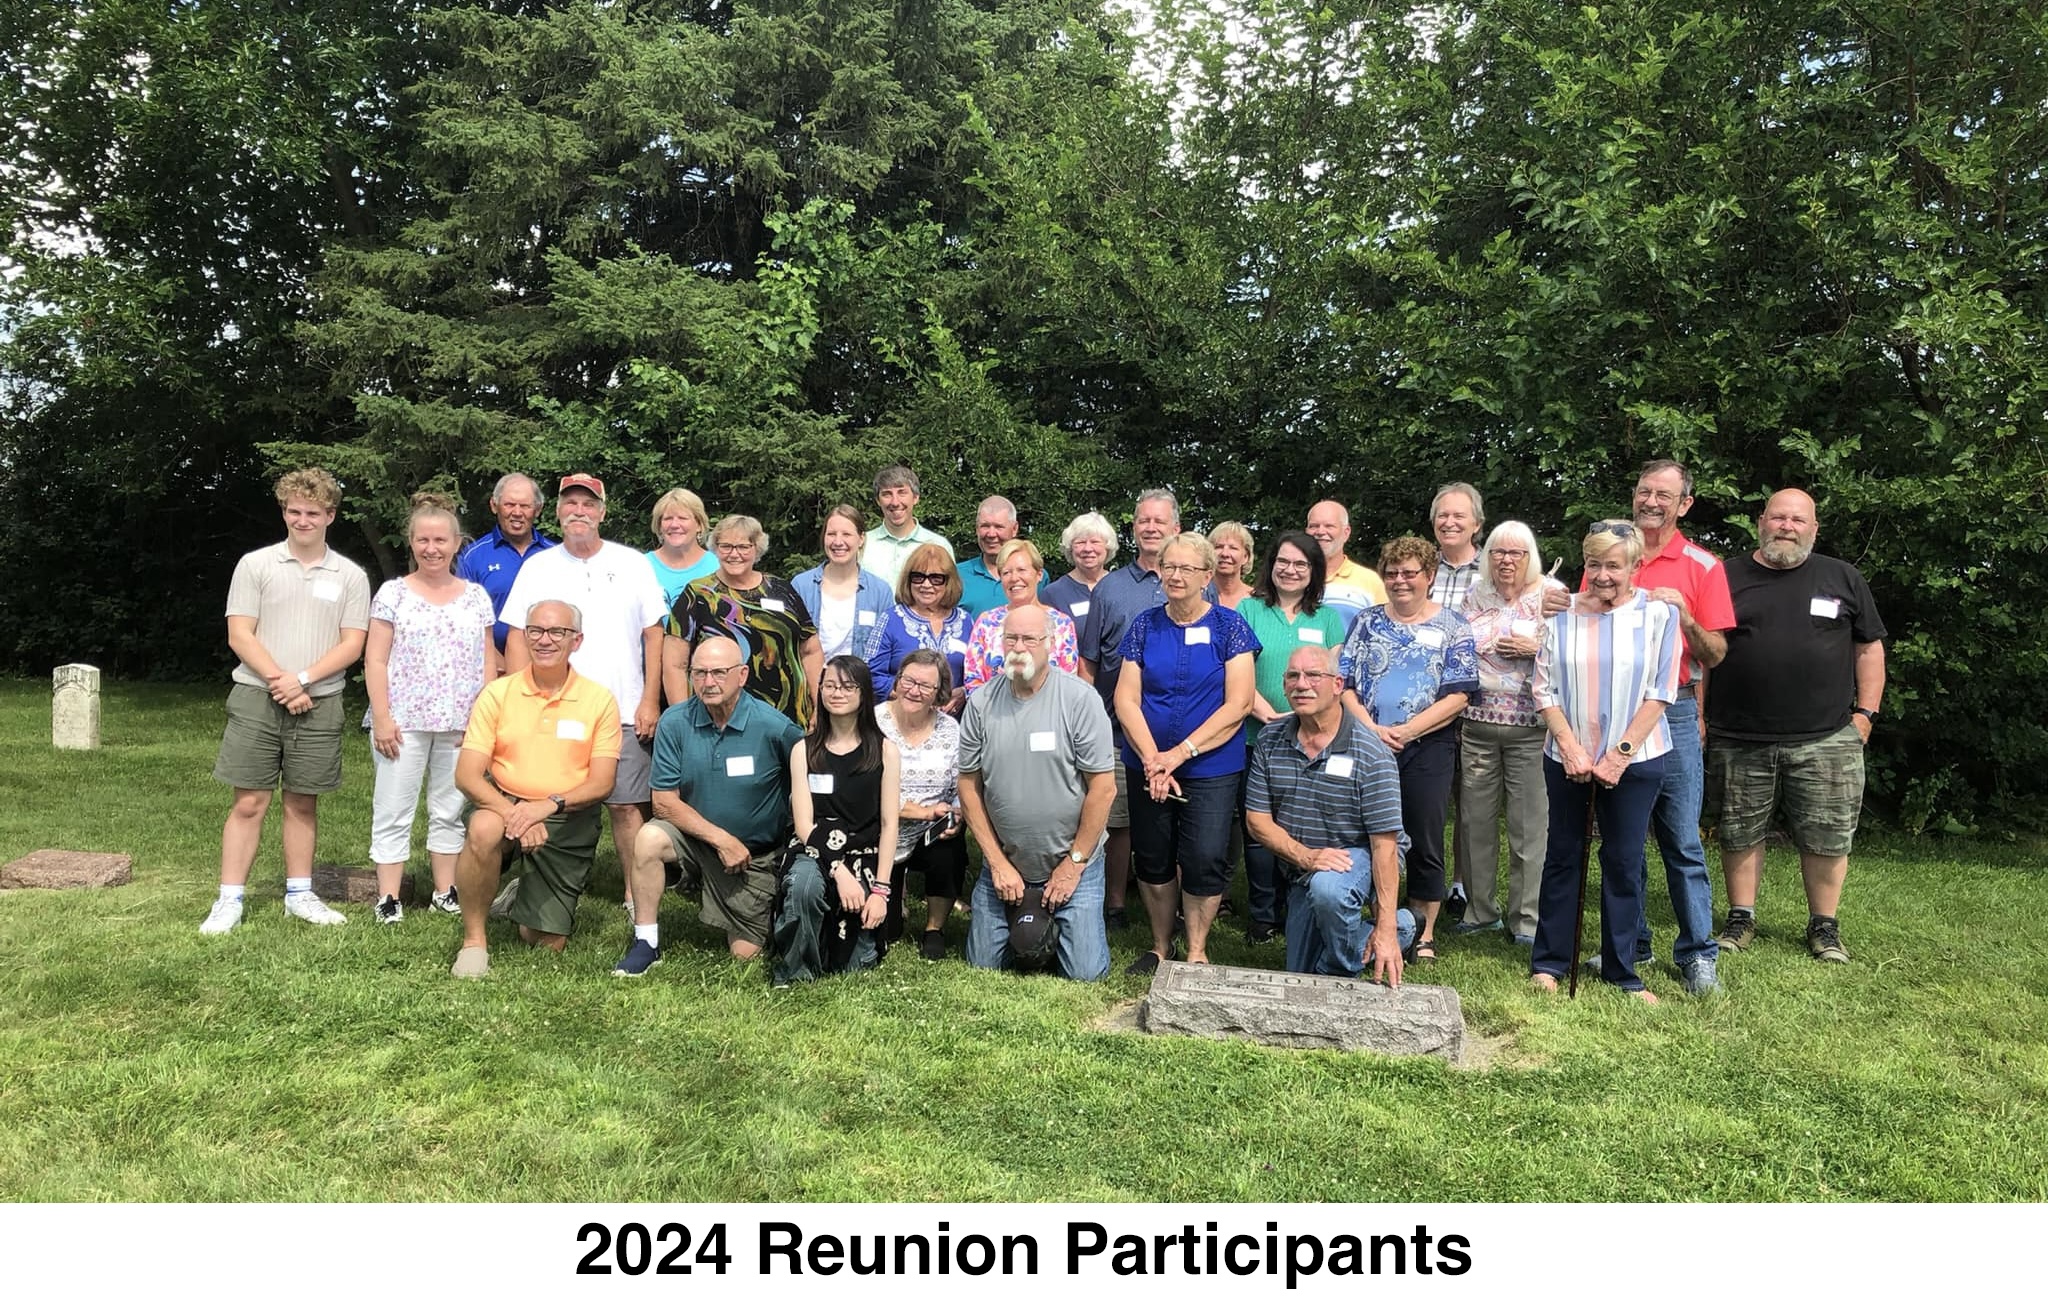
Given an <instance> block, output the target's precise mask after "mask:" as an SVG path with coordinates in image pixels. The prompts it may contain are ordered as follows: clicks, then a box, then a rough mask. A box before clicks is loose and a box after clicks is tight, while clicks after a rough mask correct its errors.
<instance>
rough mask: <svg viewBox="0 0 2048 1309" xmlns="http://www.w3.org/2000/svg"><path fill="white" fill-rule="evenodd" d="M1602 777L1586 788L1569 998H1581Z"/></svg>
mask: <svg viewBox="0 0 2048 1309" xmlns="http://www.w3.org/2000/svg"><path fill="white" fill-rule="evenodd" d="M1599 786H1600V779H1599V778H1597V777H1596V778H1594V779H1593V785H1592V786H1589V787H1587V788H1586V839H1585V842H1584V843H1583V844H1582V845H1581V846H1580V847H1579V908H1578V912H1577V913H1576V914H1574V915H1573V916H1572V977H1571V986H1570V988H1569V989H1568V990H1566V992H1565V998H1566V999H1567V1000H1576V999H1578V998H1579V957H1580V951H1581V950H1582V949H1583V947H1584V943H1585V937H1586V883H1587V882H1588V881H1590V880H1592V876H1593V799H1594V797H1595V796H1597V795H1599V794H1600V792H1599V789H1598V788H1599Z"/></svg>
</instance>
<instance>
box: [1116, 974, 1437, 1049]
mask: <svg viewBox="0 0 2048 1309" xmlns="http://www.w3.org/2000/svg"><path fill="white" fill-rule="evenodd" d="M1139 1021H1140V1025H1141V1026H1142V1027H1143V1028H1144V1029H1145V1030H1146V1031H1148V1032H1154V1033H1160V1032H1170V1033H1173V1034H1175V1035H1179V1036H1218V1037H1220V1036H1235V1037H1242V1038H1244V1039H1246V1040H1250V1041H1258V1042H1260V1043H1262V1044H1265V1045H1285V1046H1295V1047H1298V1048H1302V1049H1310V1050H1372V1051H1376V1052H1378V1053H1380V1054H1422V1055H1434V1056H1435V1057H1436V1058H1439V1059H1442V1060H1444V1061H1445V1062H1446V1063H1449V1064H1451V1065H1452V1066H1453V1067H1456V1066H1457V1065H1458V1063H1459V1062H1460V1060H1461V1059H1462V1058H1463V1057H1464V1051H1465V1011H1464V1009H1463V1008H1462V1007H1461V1006H1460V1005H1459V1003H1458V993H1457V992H1456V991H1454V990H1452V989H1451V988H1450V987H1448V986H1418V985H1414V984H1412V983H1404V984H1403V985H1402V986H1401V987H1400V989H1398V990H1390V989H1388V988H1387V987H1384V986H1380V985H1378V984H1377V983H1373V982H1356V981H1352V980H1351V979H1349V978H1344V977H1313V976H1309V975H1307V974H1305V973H1281V972H1268V971H1266V970H1265V969H1261V968H1219V967H1216V966H1214V965H1212V964H1184V963H1173V962H1168V963H1163V964H1161V965H1160V966H1159V972H1158V973H1157V974H1156V975H1155V976H1154V977H1153V979H1152V993H1151V994H1150V995H1149V996H1147V997H1146V999H1145V1007H1144V1010H1143V1016H1142V1017H1141V1019H1140V1020H1139Z"/></svg>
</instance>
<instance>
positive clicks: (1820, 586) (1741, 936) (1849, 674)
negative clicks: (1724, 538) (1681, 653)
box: [1705, 489, 1885, 963]
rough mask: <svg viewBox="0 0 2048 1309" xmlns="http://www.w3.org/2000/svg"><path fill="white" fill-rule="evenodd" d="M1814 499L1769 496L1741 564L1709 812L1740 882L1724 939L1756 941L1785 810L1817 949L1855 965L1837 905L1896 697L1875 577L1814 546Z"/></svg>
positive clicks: (1712, 754)
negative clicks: (1773, 830) (1870, 749)
mask: <svg viewBox="0 0 2048 1309" xmlns="http://www.w3.org/2000/svg"><path fill="white" fill-rule="evenodd" d="M1819 529H1820V524H1819V520H1818V519H1817V517H1816V515H1815V513H1814V505H1813V499H1812V497H1810V496H1808V495H1807V494H1806V492H1804V491H1797V490H1791V489H1787V490H1783V491H1780V492H1778V493H1777V494H1776V495H1774V496H1772V497H1771V498H1770V501H1769V503H1767V504H1766V505H1765V506H1764V515H1763V521H1762V523H1761V525H1760V527H1759V530H1758V533H1757V535H1758V539H1759V541H1760V543H1761V544H1760V546H1759V548H1758V549H1757V550H1755V551H1754V552H1752V553H1751V554H1750V555H1749V556H1748V557H1747V558H1739V559H1730V560H1729V561H1728V565H1727V567H1728V590H1729V594H1730V595H1731V597H1732V598H1733V599H1734V601H1735V623H1736V625H1735V628H1734V630H1732V631H1730V632H1729V633H1728V655H1727V658H1725V659H1724V660H1722V662H1721V664H1720V665H1719V666H1718V667H1716V668H1715V669H1714V672H1713V676H1712V677H1710V678H1709V679H1708V682H1707V710H1706V719H1707V779H1706V780H1707V796H1706V806H1705V809H1706V813H1707V815H1708V820H1709V821H1710V822H1712V823H1713V824H1714V825H1715V826H1716V828H1717V829H1718V833H1719V839H1720V843H1721V870H1722V874H1723V876H1724V877H1725V878H1726V880H1727V883H1728V924H1727V926H1726V927H1725V928H1723V929H1722V932H1721V937H1720V940H1721V948H1722V949H1724V950H1741V949H1744V948H1745V947H1747V946H1748V945H1749V944H1750V943H1751V942H1753V941H1754V940H1755V939H1756V894H1757V885H1758V882H1759V880H1760V878H1761V875H1762V873H1763V864H1764V837H1765V836H1766V835H1767V834H1768V832H1769V830H1770V824H1771V819H1772V816H1773V814H1774V813H1775V812H1777V811H1778V810H1779V809H1780V808H1781V807H1782V810H1783V813H1784V815H1785V825H1786V827H1787V828H1788V829H1789V830H1790V831H1791V834H1792V841H1793V844H1794V845H1796V846H1798V848H1799V872H1800V876H1801V878H1802V880H1804V882H1805V884H1806V904H1807V911H1808V919H1807V926H1806V946H1807V949H1808V950H1809V951H1810V952H1811V953H1812V954H1813V957H1814V958H1816V959H1819V960H1823V961H1825V962H1828V963H1847V962H1848V961H1849V952H1848V951H1847V950H1845V949H1843V948H1842V936H1841V930H1840V928H1839V926H1838V925H1837V923H1836V921H1835V912H1836V910H1837V908H1839V906H1840V904H1841V899H1842V882H1843V880H1844V878H1846V877H1847V875H1848V872H1849V847H1850V845H1851V844H1852V842H1853V841H1854V839H1855V835H1856V819H1857V816H1858V814H1859V813H1860V812H1861V810H1862V808H1863V747H1864V745H1865V744H1866V743H1867V742H1868V741H1869V740H1870V729H1871V726H1872V724H1874V723H1875V722H1876V721H1877V717H1878V706H1879V701H1880V700H1881V699H1882V698H1883V696H1884V637H1885V630H1884V623H1883V621H1882V620H1881V619H1879V617H1878V615H1877V605H1876V604H1875V603H1874V602H1873V601H1872V600H1871V598H1870V587H1869V585H1868V584H1867V583H1866V582H1865V581H1864V580H1863V574H1862V573H1860V572H1858V571H1857V570H1856V569H1855V568H1854V567H1853V566H1852V565H1850V564H1847V563H1844V562H1843V561H1842V560H1840V559H1831V558H1829V557H1828V556H1826V555H1817V554H1814V553H1813V542H1814V537H1815V536H1816V535H1817V534H1818V532H1819Z"/></svg>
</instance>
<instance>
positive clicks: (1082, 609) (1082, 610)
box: [1068, 600, 1095, 618]
mask: <svg viewBox="0 0 2048 1309" xmlns="http://www.w3.org/2000/svg"><path fill="white" fill-rule="evenodd" d="M1094 603H1095V602H1094V601H1093V600H1076V601H1074V604H1073V608H1072V610H1071V611H1070V612H1069V614H1068V617H1070V618H1086V617H1087V616H1088V606H1090V605H1092V604H1094Z"/></svg>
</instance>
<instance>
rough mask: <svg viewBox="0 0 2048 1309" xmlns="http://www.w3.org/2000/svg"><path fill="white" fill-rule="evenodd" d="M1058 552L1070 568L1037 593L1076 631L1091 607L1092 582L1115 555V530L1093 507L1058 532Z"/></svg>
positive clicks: (1105, 571) (1092, 599)
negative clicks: (1070, 565) (1065, 558)
mask: <svg viewBox="0 0 2048 1309" xmlns="http://www.w3.org/2000/svg"><path fill="white" fill-rule="evenodd" d="M1060 553H1061V554H1063V555H1065V556H1066V557H1067V562H1068V563H1069V564H1072V565H1073V570H1072V571H1071V572H1068V573H1063V574H1061V575H1060V576H1059V577H1056V578H1054V579H1053V580H1052V581H1050V582H1047V583H1046V584H1045V589H1044V590H1043V591H1041V592H1039V594H1040V596H1041V597H1042V598H1043V599H1044V600H1045V602H1046V604H1048V605H1050V606H1052V607H1053V608H1054V609H1057V610H1059V611H1060V612H1061V613H1063V614H1065V615H1066V616H1067V617H1069V618H1071V619H1073V620H1074V627H1075V628H1076V630H1078V629H1079V628H1080V626H1081V624H1082V623H1084V622H1085V621H1087V618H1088V611H1089V610H1090V609H1092V608H1094V604H1095V584H1096V583H1097V582H1099V581H1101V580H1102V577H1103V574H1105V573H1107V572H1108V571H1109V565H1110V562H1111V561H1112V560H1114V559H1115V558H1116V529H1115V528H1113V527H1111V526H1110V525H1109V520H1108V519H1107V518H1104V517H1103V516H1102V515H1101V514H1098V513H1096V512H1094V511H1093V510H1090V511H1089V512H1087V513H1085V514H1077V515H1075V517H1074V521H1073V522H1071V523H1068V524H1067V530H1066V531H1064V532H1061V533H1060Z"/></svg>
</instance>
